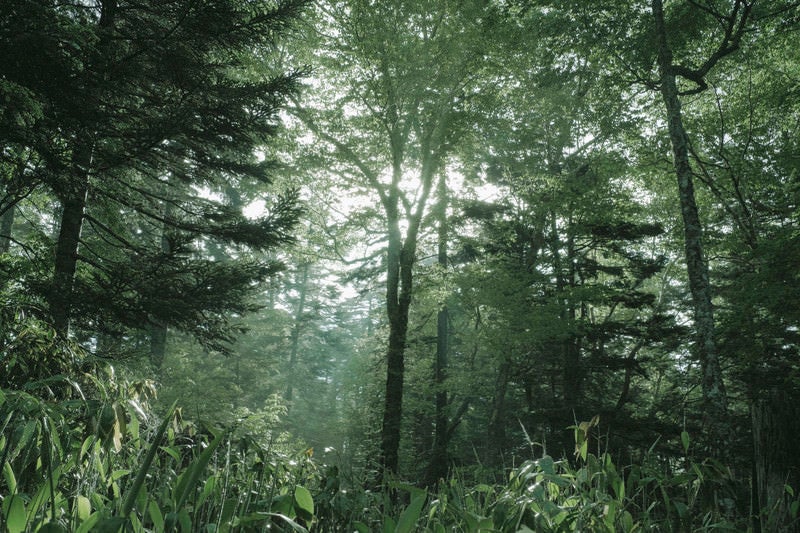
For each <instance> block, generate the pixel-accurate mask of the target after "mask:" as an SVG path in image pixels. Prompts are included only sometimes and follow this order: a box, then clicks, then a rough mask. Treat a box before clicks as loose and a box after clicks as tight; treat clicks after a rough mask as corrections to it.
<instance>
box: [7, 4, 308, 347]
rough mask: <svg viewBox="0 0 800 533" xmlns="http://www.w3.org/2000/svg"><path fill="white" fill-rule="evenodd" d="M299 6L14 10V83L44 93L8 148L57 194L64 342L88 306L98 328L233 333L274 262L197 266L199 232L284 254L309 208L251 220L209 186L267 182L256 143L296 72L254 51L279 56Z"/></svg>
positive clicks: (10, 75)
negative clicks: (25, 158)
mask: <svg viewBox="0 0 800 533" xmlns="http://www.w3.org/2000/svg"><path fill="white" fill-rule="evenodd" d="M302 4H303V2H299V1H287V2H281V3H278V4H274V3H269V4H267V3H264V4H259V5H251V6H248V7H245V6H242V5H239V4H238V3H235V2H230V3H215V4H213V5H211V4H202V5H200V4H191V3H180V2H178V3H168V4H163V5H159V6H138V5H137V6H128V5H123V4H121V3H119V2H116V1H110V0H109V1H103V2H98V3H96V4H94V3H91V4H86V5H83V4H81V5H74V6H73V5H70V6H64V5H59V4H55V3H48V2H45V3H42V2H25V3H23V4H22V5H20V6H16V7H15V8H14V9H4V11H3V13H2V15H3V16H2V32H3V35H4V38H3V39H2V42H3V43H4V46H5V47H6V48H8V51H9V52H10V53H9V54H5V53H4V54H3V56H4V63H3V65H2V68H3V73H4V80H6V81H5V82H4V83H5V85H4V86H5V87H11V86H13V87H14V89H15V90H17V89H20V88H21V89H22V90H21V91H20V92H21V94H28V95H35V99H34V96H31V99H30V100H29V105H28V107H29V109H30V112H29V113H28V115H26V116H30V117H34V118H36V120H35V121H33V122H31V123H30V127H29V128H27V131H23V133H21V134H16V136H15V137H11V138H10V139H9V142H13V143H16V144H17V145H19V146H20V147H21V148H22V149H23V150H27V151H30V152H31V154H32V155H33V156H34V160H36V161H39V160H41V164H38V165H37V166H36V173H35V177H36V178H37V179H35V180H34V181H33V183H35V184H41V186H43V187H46V190H47V191H49V192H52V194H53V195H54V197H55V198H56V199H57V200H58V213H57V219H58V221H59V223H58V233H57V236H56V238H55V240H54V250H55V255H54V263H53V270H52V272H53V274H52V280H51V282H50V284H49V288H45V287H40V289H41V290H42V291H45V292H46V294H47V301H48V307H49V311H50V314H51V316H52V320H53V323H54V325H55V326H56V328H57V330H59V331H60V332H61V333H62V334H65V333H66V332H67V328H68V324H69V322H70V316H71V313H72V309H73V302H81V305H82V307H83V308H82V309H81V310H80V313H79V316H80V317H89V316H92V319H91V320H93V321H95V320H97V319H98V316H101V315H105V317H106V318H107V319H108V320H107V321H106V322H109V321H111V322H114V323H117V324H122V325H123V326H125V327H128V328H130V327H133V328H141V327H143V326H144V325H145V324H147V323H151V322H152V323H155V324H170V325H174V326H176V327H178V328H181V329H184V330H190V331H193V332H194V333H195V334H196V335H197V336H198V338H200V339H202V340H204V341H205V342H208V343H210V344H212V345H214V346H215V347H217V348H220V347H221V344H220V343H219V341H223V340H226V339H229V338H230V335H231V333H232V330H230V329H227V326H226V318H225V313H224V311H225V310H226V309H229V308H233V309H235V310H236V311H238V312H243V311H245V310H246V309H248V308H249V304H247V303H246V302H245V301H244V299H243V296H244V294H245V293H246V292H247V291H248V289H247V288H248V287H249V286H251V285H252V283H253V282H254V281H257V280H263V279H264V278H265V277H266V276H267V275H269V274H270V273H271V272H273V271H274V270H275V268H276V265H274V264H270V263H269V262H265V261H259V260H254V261H242V260H240V261H238V262H230V263H227V264H217V263H214V262H213V261H208V260H205V259H201V258H199V256H197V254H196V252H197V250H198V246H199V245H200V241H201V239H205V238H208V239H212V240H214V239H216V240H219V241H221V242H230V243H233V244H236V245H238V246H242V247H244V248H250V249H255V250H263V249H266V248H270V247H274V246H276V245H278V244H281V243H285V242H288V241H289V240H290V237H289V235H288V229H289V228H290V227H291V226H292V225H293V223H294V221H295V220H296V218H297V215H298V212H297V209H296V208H295V206H294V200H295V198H294V196H293V195H291V194H289V195H286V196H285V197H283V198H279V199H277V200H276V201H275V202H274V205H273V206H272V208H271V210H270V212H269V213H268V214H266V215H265V216H264V217H262V218H261V219H260V220H255V221H251V220H249V219H247V218H246V217H244V216H243V215H242V214H241V210H240V209H237V208H234V207H231V206H229V205H224V204H223V203H222V202H220V201H217V200H215V199H213V198H212V197H210V196H209V195H208V194H205V193H204V190H208V189H211V190H213V189H214V188H215V187H217V186H218V185H219V184H221V183H229V184H234V183H237V184H238V183H247V182H255V181H261V182H262V183H263V182H266V181H268V171H269V169H270V163H269V162H265V161H259V160H258V158H257V156H256V154H255V149H256V148H258V147H259V146H260V145H262V144H264V143H266V142H268V139H269V136H270V135H271V134H272V132H273V131H274V129H275V126H276V113H277V109H278V107H279V106H280V104H281V102H282V100H283V98H284V97H285V96H286V95H287V94H288V93H289V92H290V91H291V90H293V86H294V80H295V78H296V75H295V74H291V73H290V74H281V73H273V72H270V71H269V67H268V65H264V66H262V67H261V68H255V65H253V64H252V63H251V62H250V61H249V60H246V58H245V56H244V55H243V54H244V52H246V51H247V52H251V51H253V50H255V49H261V50H263V52H264V54H265V55H266V54H268V53H269V49H270V46H271V45H272V43H273V42H274V39H275V37H276V36H277V33H278V32H279V31H281V30H283V29H285V28H286V27H287V24H288V22H289V21H290V20H291V18H292V17H293V16H294V15H296V14H297V13H298V12H299V10H300V8H301V6H302ZM34 13H35V14H36V15H37V16H36V17H33V16H31V15H32V14H34ZM49 28H57V29H58V31H57V32H56V33H55V34H54V33H51V32H50V30H49ZM20 30H21V31H20ZM12 36H13V37H12ZM34 41H35V42H40V43H41V44H42V46H41V47H39V46H38V45H37V46H36V47H30V46H28V44H29V43H31V42H34ZM26 43H28V44H26ZM25 47H27V50H29V51H31V50H34V49H35V50H36V52H33V53H34V55H35V57H33V58H31V57H29V56H27V55H26V54H24V53H20V52H22V50H23V49H24V48H25ZM26 58H27V59H26ZM37 110H40V113H39V114H37ZM31 113H32V114H31ZM18 120H21V119H18ZM9 146H11V145H9ZM17 152H19V149H17ZM5 153H6V154H8V153H9V152H8V151H6V152H5ZM29 172H30V173H33V169H31V170H30V171H29ZM6 189H7V190H9V188H8V187H7V188H6ZM12 192H13V191H12ZM14 194H16V195H17V196H19V193H14ZM165 206H171V207H170V208H169V209H165ZM123 217H125V218H126V220H125V221H124V222H123ZM87 225H88V226H90V227H88V228H87V227H86V226H87ZM130 230H133V232H131V231H130ZM137 231H138V232H141V234H144V235H152V236H154V238H153V242H146V240H145V239H142V238H141V237H139V236H138V235H139V234H137V233H136V232H137ZM164 239H167V240H169V241H170V246H169V247H164V246H163V245H162V242H163V241H164ZM166 248H169V249H168V250H167V249H166ZM244 248H243V249H244ZM36 283H38V282H36ZM224 294H228V296H227V297H225V296H223V297H222V298H220V296H222V295H224ZM177 301H181V302H182V303H183V304H184V305H183V306H181V307H177V306H175V305H174V304H175V303H176V302H177ZM187 303H188V304H189V305H186V304H187ZM93 306H94V307H95V308H96V310H94V311H90V310H89V309H90V308H92V307H93ZM166 309H169V311H166ZM176 309H180V310H182V312H179V313H176V312H175V310H176ZM98 313H99V315H98ZM109 315H110V316H109ZM83 326H87V324H80V325H79V327H83ZM89 329H91V326H90V328H89Z"/></svg>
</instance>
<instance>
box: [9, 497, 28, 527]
mask: <svg viewBox="0 0 800 533" xmlns="http://www.w3.org/2000/svg"><path fill="white" fill-rule="evenodd" d="M27 523H28V519H27V515H26V514H25V502H23V501H22V498H21V497H20V496H16V495H15V496H11V504H10V505H9V508H8V516H6V527H7V528H8V533H21V532H22V531H25V526H26V525H27Z"/></svg>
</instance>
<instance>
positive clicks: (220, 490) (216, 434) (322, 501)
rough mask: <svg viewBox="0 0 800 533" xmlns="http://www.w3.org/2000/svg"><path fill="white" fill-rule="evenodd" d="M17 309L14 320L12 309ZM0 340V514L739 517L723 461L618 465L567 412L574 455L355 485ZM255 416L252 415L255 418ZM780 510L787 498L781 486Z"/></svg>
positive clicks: (236, 525) (716, 520)
mask: <svg viewBox="0 0 800 533" xmlns="http://www.w3.org/2000/svg"><path fill="white" fill-rule="evenodd" d="M20 324H22V322H20ZM24 324H25V325H24V326H23V325H21V326H19V327H18V329H16V330H14V331H11V332H10V333H9V334H8V335H7V336H6V337H5V338H4V339H3V342H2V350H1V351H0V356H2V360H0V364H1V365H0V366H2V370H3V374H2V375H0V430H2V431H1V432H0V469H2V475H1V476H0V529H2V530H3V531H7V532H9V533H23V532H41V533H52V532H62V531H74V532H78V533H84V532H90V531H97V532H101V533H102V532H118V531H125V532H136V533H138V532H149V531H153V532H162V531H163V532H172V531H175V532H177V531H179V532H181V533H194V532H209V533H211V532H261V531H294V532H303V531H319V532H339V531H342V532H353V531H357V532H360V533H370V532H387V533H389V532H391V533H410V532H416V531H420V532H431V533H445V532H469V533H479V532H509V533H511V532H514V533H517V532H528V531H535V532H568V531H591V532H609V533H610V532H620V531H621V532H639V531H664V532H685V531H746V530H748V529H749V525H750V520H749V518H748V516H747V515H746V514H742V513H739V514H738V515H737V514H736V513H733V512H730V508H731V505H730V502H732V501H733V499H734V498H735V495H734V494H732V492H731V487H733V486H735V482H734V480H733V479H732V477H731V475H730V474H729V473H728V472H727V471H726V470H725V469H724V468H722V467H721V466H719V465H718V464H716V463H714V462H713V461H695V460H692V459H691V458H690V454H689V453H688V451H689V447H690V441H689V436H688V435H687V434H685V433H684V434H683V435H681V436H680V442H681V444H682V446H683V450H684V452H685V458H684V459H683V460H682V461H680V462H679V463H678V464H676V463H675V462H674V460H672V462H670V461H667V460H665V459H664V458H661V457H658V456H657V455H656V454H655V453H653V452H652V450H651V451H650V453H648V454H647V455H646V457H645V458H644V460H643V461H641V463H640V464H635V465H629V466H625V467H620V466H618V465H616V464H615V462H614V460H613V459H612V457H611V456H610V455H609V454H607V453H600V452H598V453H596V454H592V453H589V449H588V448H589V446H588V443H589V440H590V436H589V434H590V431H591V430H592V427H593V426H594V424H595V422H596V421H592V422H584V423H581V424H577V425H576V426H575V427H573V430H574V432H575V442H576V451H575V457H573V458H571V459H570V460H566V459H563V460H556V459H554V458H552V457H549V456H543V457H540V458H538V459H535V460H530V461H528V462H526V463H524V464H522V465H521V466H519V467H518V468H516V469H514V470H513V471H511V472H510V473H509V475H508V478H507V481H506V482H505V483H502V484H480V483H477V484H475V483H467V482H465V481H464V480H463V479H462V478H461V477H460V476H459V475H458V473H455V474H454V475H453V476H452V477H451V478H450V479H449V480H441V482H440V483H439V485H438V487H437V488H435V489H430V490H426V489H422V488H419V487H416V486H414V484H410V483H401V482H399V481H394V482H389V483H387V484H386V485H385V487H384V488H383V489H382V490H377V491H370V490H366V489H365V488H364V487H365V482H364V480H353V479H347V478H346V476H344V475H343V474H342V473H341V471H340V469H339V468H338V467H337V466H323V465H318V464H316V462H315V461H314V459H313V452H312V451H311V450H305V449H303V448H298V450H297V451H294V452H292V451H290V447H288V446H287V445H286V441H285V440H280V439H279V438H277V437H276V436H275V435H273V434H272V433H271V430H270V429H269V428H260V430H254V426H253V425H252V424H248V423H247V421H246V420H244V421H237V422H236V423H233V424H231V425H230V426H229V427H225V428H216V427H206V426H202V425H197V424H195V423H191V422H187V421H184V420H183V419H182V418H181V416H180V409H179V408H178V407H177V406H175V405H173V406H172V407H170V408H169V409H167V410H166V411H165V412H163V413H161V414H160V416H156V415H155V414H154V413H153V409H152V408H151V405H150V404H151V402H152V399H153V397H154V395H155V392H156V390H155V387H154V386H153V384H152V383H149V382H146V381H142V382H134V383H131V382H126V381H124V380H120V379H118V378H116V377H115V376H114V375H113V373H111V372H110V367H109V366H107V365H104V364H100V363H97V362H93V361H92V360H91V357H89V356H88V354H86V353H85V352H83V351H82V350H81V349H80V348H78V347H76V346H73V345H69V344H67V343H65V342H64V341H60V340H59V339H57V338H56V337H55V336H54V335H53V334H52V331H50V330H48V328H47V327H46V326H44V325H43V324H41V323H38V322H36V321H32V320H28V321H25V322H24ZM256 429H258V427H257V426H256ZM786 491H787V493H786V498H787V500H789V501H790V504H789V509H790V511H791V513H792V518H793V519H794V520H795V521H797V517H798V507H800V501H798V499H797V498H796V497H795V495H794V492H793V491H792V489H791V488H790V487H787V488H786Z"/></svg>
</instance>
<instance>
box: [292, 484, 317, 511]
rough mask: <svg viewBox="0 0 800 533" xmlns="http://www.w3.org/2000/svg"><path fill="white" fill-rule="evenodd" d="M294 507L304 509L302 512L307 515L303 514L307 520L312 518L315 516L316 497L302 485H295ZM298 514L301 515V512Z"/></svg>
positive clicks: (299, 509)
mask: <svg viewBox="0 0 800 533" xmlns="http://www.w3.org/2000/svg"><path fill="white" fill-rule="evenodd" d="M294 507H295V509H296V510H297V511H302V513H303V514H304V515H306V516H303V518H304V519H306V520H310V519H311V518H312V517H313V516H314V499H313V498H312V497H311V493H310V492H309V491H308V489H307V488H305V487H303V486H300V485H298V486H297V487H295V489H294ZM297 514H298V516H300V515H301V513H300V512H298V513H297Z"/></svg>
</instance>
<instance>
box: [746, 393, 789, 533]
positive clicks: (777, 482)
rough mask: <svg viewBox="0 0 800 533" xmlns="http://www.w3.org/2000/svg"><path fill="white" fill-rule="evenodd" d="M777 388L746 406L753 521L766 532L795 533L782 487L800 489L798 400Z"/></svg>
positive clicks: (787, 499)
mask: <svg viewBox="0 0 800 533" xmlns="http://www.w3.org/2000/svg"><path fill="white" fill-rule="evenodd" d="M794 396H795V397H791V395H790V394H787V393H786V392H784V391H782V390H780V389H778V390H775V391H774V392H773V391H767V392H766V393H765V397H764V398H761V399H758V400H755V401H754V402H753V404H752V405H751V407H750V415H751V419H752V422H753V456H754V457H753V458H754V460H753V469H754V471H755V479H754V480H753V485H754V489H755V490H754V492H755V500H756V503H757V504H758V509H757V512H756V513H755V514H756V517H757V518H756V519H757V520H758V525H759V526H760V527H761V531H762V532H764V533H766V532H767V531H769V532H776V533H783V532H790V531H797V524H795V523H793V522H792V517H791V515H790V512H789V502H790V498H788V495H787V493H786V489H785V486H786V485H789V486H790V487H792V488H793V489H794V490H795V491H797V490H800V459H799V458H798V455H797V452H796V450H797V435H798V433H800V408H798V398H797V397H796V395H794Z"/></svg>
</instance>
